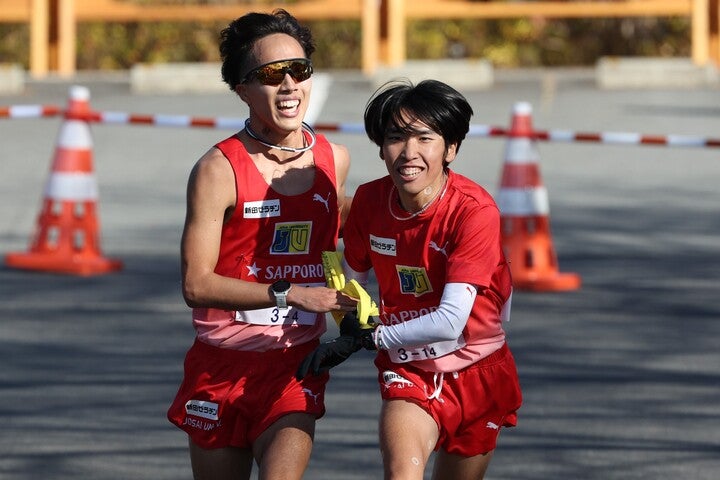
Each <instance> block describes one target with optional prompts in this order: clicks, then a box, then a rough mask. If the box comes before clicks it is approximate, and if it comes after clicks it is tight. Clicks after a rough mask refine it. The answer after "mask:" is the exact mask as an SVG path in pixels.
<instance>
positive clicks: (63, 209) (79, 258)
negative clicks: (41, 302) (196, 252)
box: [5, 86, 122, 276]
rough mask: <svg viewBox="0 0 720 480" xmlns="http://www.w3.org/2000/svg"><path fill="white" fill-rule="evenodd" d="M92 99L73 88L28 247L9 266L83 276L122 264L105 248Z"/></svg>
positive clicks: (11, 257) (82, 89)
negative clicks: (103, 250) (102, 250)
mask: <svg viewBox="0 0 720 480" xmlns="http://www.w3.org/2000/svg"><path fill="white" fill-rule="evenodd" d="M89 99H90V92H89V90H88V89H87V88H85V87H80V86H74V87H72V88H71V89H70V97H69V101H68V108H67V111H66V113H65V118H64V119H63V123H62V125H61V126H60V132H59V134H58V139H57V144H56V149H55V156H54V158H53V162H52V169H51V172H50V177H49V178H48V180H47V183H46V185H45V194H44V199H43V204H42V209H41V211H40V214H39V215H38V219H37V225H36V227H35V232H34V234H33V236H32V237H31V240H30V248H29V251H28V252H26V253H9V254H7V255H6V257H5V262H6V264H7V265H8V266H9V267H13V268H19V269H27V270H39V271H45V272H54V273H66V274H75V275H83V276H89V275H97V274H104V273H109V272H113V271H116V270H119V269H121V268H122V262H120V261H117V260H109V259H107V258H104V257H103V256H102V254H101V253H100V245H99V226H98V225H99V222H98V220H97V218H96V210H97V209H96V203H97V200H98V189H97V184H96V180H95V175H94V173H93V160H92V138H91V136H90V127H89V126H88V114H89V113H90V103H89Z"/></svg>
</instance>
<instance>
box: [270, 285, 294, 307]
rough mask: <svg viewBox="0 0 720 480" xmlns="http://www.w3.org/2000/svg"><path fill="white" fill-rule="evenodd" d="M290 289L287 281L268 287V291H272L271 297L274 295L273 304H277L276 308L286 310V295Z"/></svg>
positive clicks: (290, 286)
mask: <svg viewBox="0 0 720 480" xmlns="http://www.w3.org/2000/svg"><path fill="white" fill-rule="evenodd" d="M291 288H292V285H290V282H288V281H287V280H278V281H277V282H275V283H273V284H272V285H270V290H272V293H273V295H275V303H276V304H277V306H278V308H280V309H282V310H287V308H288V304H287V294H288V292H289V291H290V289H291Z"/></svg>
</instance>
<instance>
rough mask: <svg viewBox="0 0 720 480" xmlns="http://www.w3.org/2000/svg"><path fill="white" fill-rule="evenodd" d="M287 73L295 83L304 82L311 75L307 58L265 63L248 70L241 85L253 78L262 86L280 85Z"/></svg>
mask: <svg viewBox="0 0 720 480" xmlns="http://www.w3.org/2000/svg"><path fill="white" fill-rule="evenodd" d="M288 73H289V74H290V76H291V77H292V78H293V80H295V81H296V82H304V81H305V80H307V79H308V78H310V76H311V75H312V73H313V67H312V62H311V61H310V60H309V59H307V58H291V59H290V60H280V61H277V62H270V63H266V64H264V65H260V66H259V67H257V68H253V69H252V70H250V71H249V72H248V73H247V74H245V76H244V77H243V79H242V82H241V83H248V82H250V81H251V80H252V79H253V77H254V78H256V79H257V81H258V82H260V83H262V84H263V85H272V86H275V85H280V84H281V83H282V82H283V79H284V78H285V75H286V74H288Z"/></svg>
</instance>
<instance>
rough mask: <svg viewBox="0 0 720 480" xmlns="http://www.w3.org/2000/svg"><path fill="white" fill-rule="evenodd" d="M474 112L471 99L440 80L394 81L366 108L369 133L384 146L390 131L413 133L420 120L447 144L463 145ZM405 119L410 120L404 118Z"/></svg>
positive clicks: (371, 138)
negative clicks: (412, 125) (413, 126)
mask: <svg viewBox="0 0 720 480" xmlns="http://www.w3.org/2000/svg"><path fill="white" fill-rule="evenodd" d="M472 115H473V110H472V107H471V106H470V104H469V103H468V101H467V99H466V98H465V97H464V96H463V95H462V94H461V93H460V92H458V91H457V90H455V89H454V88H452V87H451V86H450V85H448V84H446V83H443V82H440V81H438V80H423V81H421V82H420V83H418V84H417V85H413V84H412V82H410V81H409V80H392V81H390V82H388V83H386V84H384V85H383V86H381V87H380V88H379V89H377V90H376V91H375V93H374V94H373V95H372V97H370V100H369V101H368V103H367V105H366V107H365V133H367V136H368V137H369V138H370V140H372V141H373V142H374V143H375V144H376V145H378V146H380V147H382V145H383V143H384V141H385V135H386V134H387V132H388V131H389V130H390V129H393V130H397V131H399V132H404V133H411V132H412V129H411V128H410V125H409V124H410V123H412V122H413V121H415V120H419V121H421V122H423V123H424V124H426V125H427V126H428V127H430V128H431V129H432V130H433V131H435V132H437V133H438V134H440V135H441V136H442V137H443V139H444V140H445V145H446V146H448V145H451V144H455V145H456V149H457V150H459V149H460V144H461V143H462V141H463V140H464V139H465V135H467V133H468V131H469V130H470V118H471V117H472ZM403 116H405V117H406V118H403Z"/></svg>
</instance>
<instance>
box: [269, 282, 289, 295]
mask: <svg viewBox="0 0 720 480" xmlns="http://www.w3.org/2000/svg"><path fill="white" fill-rule="evenodd" d="M289 288H290V282H288V281H287V280H278V281H277V282H275V283H273V284H272V291H273V292H277V293H282V292H286V291H287V290H288V289H289Z"/></svg>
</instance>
